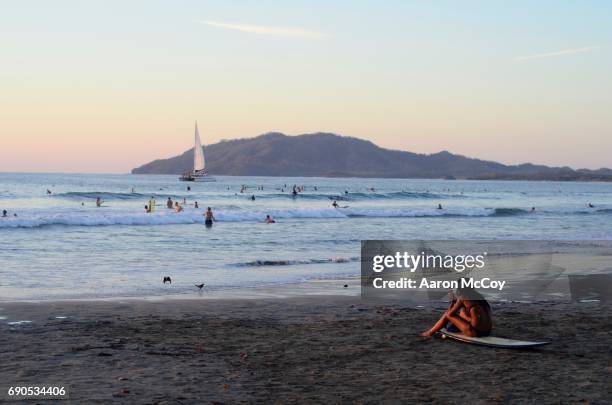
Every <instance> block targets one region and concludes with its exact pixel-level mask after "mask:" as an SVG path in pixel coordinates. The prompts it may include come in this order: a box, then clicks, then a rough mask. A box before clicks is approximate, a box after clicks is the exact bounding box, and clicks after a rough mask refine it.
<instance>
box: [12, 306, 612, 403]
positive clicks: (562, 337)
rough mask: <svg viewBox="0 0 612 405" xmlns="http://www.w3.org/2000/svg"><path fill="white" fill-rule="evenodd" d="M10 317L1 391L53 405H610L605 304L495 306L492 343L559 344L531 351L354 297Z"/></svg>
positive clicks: (610, 344)
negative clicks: (429, 332) (477, 342)
mask: <svg viewBox="0 0 612 405" xmlns="http://www.w3.org/2000/svg"><path fill="white" fill-rule="evenodd" d="M0 308H1V310H0V316H4V317H6V318H7V319H5V320H0V359H1V360H0V381H2V384H3V385H4V386H9V385H11V384H12V385H26V386H27V385H41V384H47V385H48V384H62V385H66V386H69V387H70V398H71V400H70V401H62V402H52V403H55V404H58V403H66V402H74V403H80V404H89V403H100V404H109V403H126V404H134V403H137V404H139V403H159V404H195V403H211V402H222V403H236V402H262V403H271V402H272V403H288V402H294V401H297V402H302V403H304V402H306V403H338V402H357V403H361V402H363V403H380V402H390V403H396V402H405V403H421V402H426V403H427V402H430V403H459V404H474V403H491V402H492V403H537V404H541V403H606V402H607V403H609V402H610V401H611V400H612V396H611V381H612V379H611V378H610V375H611V372H612V360H611V359H612V356H611V355H612V339H611V337H612V317H611V311H610V306H602V305H599V304H597V303H588V304H569V303H567V304H564V303H555V304H552V303H540V304H531V305H529V304H518V303H508V304H495V305H494V315H495V317H496V318H495V319H496V325H495V334H496V335H500V336H505V337H514V338H522V339H526V340H551V341H552V344H550V345H548V346H545V347H543V348H541V349H537V350H531V351H528V350H521V351H516V350H504V349H492V348H487V347H478V346H473V345H467V344H463V343H458V342H452V341H448V340H442V339H439V338H430V339H426V338H421V337H419V336H418V333H419V332H421V331H422V330H424V329H425V328H426V327H428V326H429V325H430V324H431V323H433V322H434V321H435V320H436V318H437V316H438V314H439V312H440V311H439V309H434V308H426V309H412V308H409V307H405V306H403V305H379V304H366V303H362V302H360V300H359V298H357V297H307V298H290V299H282V300H243V301H229V300H185V301H181V300H173V301H165V302H147V301H144V300H141V301H128V302H125V303H119V302H55V303H40V304H26V303H0ZM56 316H66V317H67V319H56V318H55V317H56ZM14 320H31V321H33V322H32V323H31V324H22V325H19V326H15V325H13V326H11V325H8V323H7V322H9V321H14ZM2 397H3V398H4V397H5V393H3V394H2ZM48 402H50V401H48ZM29 403H35V402H29Z"/></svg>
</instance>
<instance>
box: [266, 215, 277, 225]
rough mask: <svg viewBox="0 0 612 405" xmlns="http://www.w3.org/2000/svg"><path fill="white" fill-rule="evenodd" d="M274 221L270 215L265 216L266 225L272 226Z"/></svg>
mask: <svg viewBox="0 0 612 405" xmlns="http://www.w3.org/2000/svg"><path fill="white" fill-rule="evenodd" d="M274 223H276V221H275V220H274V219H272V217H271V216H270V215H266V224H274Z"/></svg>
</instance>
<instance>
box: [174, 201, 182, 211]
mask: <svg viewBox="0 0 612 405" xmlns="http://www.w3.org/2000/svg"><path fill="white" fill-rule="evenodd" d="M181 211H183V207H181V206H180V205H179V203H178V201H177V202H175V203H174V212H181Z"/></svg>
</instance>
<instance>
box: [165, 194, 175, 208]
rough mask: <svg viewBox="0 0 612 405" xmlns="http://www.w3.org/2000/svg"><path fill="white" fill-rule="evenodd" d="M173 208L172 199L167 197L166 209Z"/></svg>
mask: <svg viewBox="0 0 612 405" xmlns="http://www.w3.org/2000/svg"><path fill="white" fill-rule="evenodd" d="M173 206H174V203H173V202H172V198H170V197H168V201H166V207H168V209H172V207H173Z"/></svg>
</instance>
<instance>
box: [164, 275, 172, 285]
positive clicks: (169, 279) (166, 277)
mask: <svg viewBox="0 0 612 405" xmlns="http://www.w3.org/2000/svg"><path fill="white" fill-rule="evenodd" d="M166 281H167V282H169V283H170V284H172V279H171V278H170V277H169V276H165V277H164V284H166Z"/></svg>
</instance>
